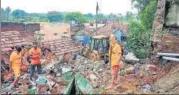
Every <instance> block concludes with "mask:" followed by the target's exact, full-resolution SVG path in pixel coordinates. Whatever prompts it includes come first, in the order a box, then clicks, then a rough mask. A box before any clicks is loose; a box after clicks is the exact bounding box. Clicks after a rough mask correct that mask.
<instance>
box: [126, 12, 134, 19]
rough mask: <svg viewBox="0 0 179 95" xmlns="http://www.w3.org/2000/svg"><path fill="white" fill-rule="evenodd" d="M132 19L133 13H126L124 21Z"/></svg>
mask: <svg viewBox="0 0 179 95" xmlns="http://www.w3.org/2000/svg"><path fill="white" fill-rule="evenodd" d="M132 17H133V13H132V12H127V13H126V16H125V20H126V21H129V20H130V19H131V18H132Z"/></svg>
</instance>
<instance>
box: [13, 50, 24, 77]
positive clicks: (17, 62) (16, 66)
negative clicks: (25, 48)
mask: <svg viewBox="0 0 179 95" xmlns="http://www.w3.org/2000/svg"><path fill="white" fill-rule="evenodd" d="M21 59H22V55H21V53H19V54H17V52H16V51H14V52H13V53H12V54H11V55H10V61H11V62H12V64H11V66H12V67H11V68H12V70H13V72H14V74H15V77H16V78H17V77H19V76H20V66H21V63H22V60H21Z"/></svg>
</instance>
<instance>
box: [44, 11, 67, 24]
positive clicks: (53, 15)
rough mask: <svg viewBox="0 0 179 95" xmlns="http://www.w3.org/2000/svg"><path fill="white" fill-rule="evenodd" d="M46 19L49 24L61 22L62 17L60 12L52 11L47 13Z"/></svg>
mask: <svg viewBox="0 0 179 95" xmlns="http://www.w3.org/2000/svg"><path fill="white" fill-rule="evenodd" d="M47 18H48V19H49V21H50V22H61V21H63V18H64V16H63V14H61V13H60V12H56V11H52V12H48V13H47Z"/></svg>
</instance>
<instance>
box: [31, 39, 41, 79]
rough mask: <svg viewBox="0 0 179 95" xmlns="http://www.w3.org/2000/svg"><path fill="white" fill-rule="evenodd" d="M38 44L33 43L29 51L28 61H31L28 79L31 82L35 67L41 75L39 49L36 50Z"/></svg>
mask: <svg viewBox="0 0 179 95" xmlns="http://www.w3.org/2000/svg"><path fill="white" fill-rule="evenodd" d="M37 45H38V43H37V42H34V43H33V48H31V49H30V50H29V56H30V61H31V66H30V79H31V80H32V77H33V75H34V73H35V68H36V67H37V71H38V74H40V73H41V68H42V66H41V62H40V58H41V49H40V48H38V46H37Z"/></svg>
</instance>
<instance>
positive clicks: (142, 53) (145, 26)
mask: <svg viewBox="0 0 179 95" xmlns="http://www.w3.org/2000/svg"><path fill="white" fill-rule="evenodd" d="M138 1H140V0H138ZM157 1H158V0H151V2H150V3H149V4H148V5H147V6H146V7H145V8H144V10H143V11H141V13H139V15H140V16H139V20H136V19H131V20H130V24H129V32H130V36H129V38H128V40H127V45H128V47H129V50H130V51H133V52H134V53H135V54H136V56H137V57H138V58H147V57H148V55H149V51H150V47H151V40H150V39H151V34H152V31H151V30H152V24H153V20H154V15H155V12H156V7H157ZM141 9H143V8H141Z"/></svg>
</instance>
